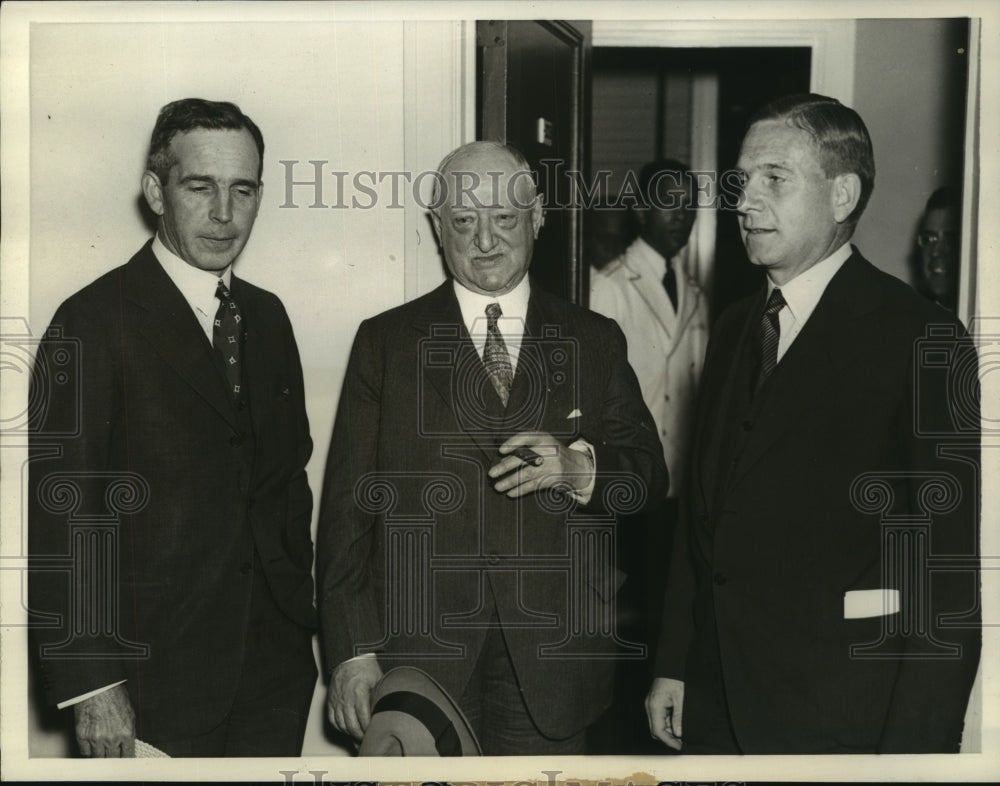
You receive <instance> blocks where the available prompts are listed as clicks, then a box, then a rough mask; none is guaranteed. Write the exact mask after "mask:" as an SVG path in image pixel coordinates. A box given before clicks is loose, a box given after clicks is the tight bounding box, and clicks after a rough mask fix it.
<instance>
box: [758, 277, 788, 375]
mask: <svg viewBox="0 0 1000 786" xmlns="http://www.w3.org/2000/svg"><path fill="white" fill-rule="evenodd" d="M785 305H786V304H785V296H784V295H782V294H781V290H780V289H777V288H775V289H773V290H772V291H771V296H770V297H769V298H768V299H767V305H766V306H764V313H763V314H762V315H761V317H760V326H759V327H758V329H757V347H758V349H759V351H760V369H759V370H758V372H757V380H756V384H755V386H754V391H757V390H760V387H761V385H763V384H764V382H765V381H766V380H767V378H768V377H769V376H771V374H772V373H774V369H775V367H776V366H777V365H778V339H779V338H781V326H780V324H779V322H778V312H779V311H781V309H783V308H784V307H785Z"/></svg>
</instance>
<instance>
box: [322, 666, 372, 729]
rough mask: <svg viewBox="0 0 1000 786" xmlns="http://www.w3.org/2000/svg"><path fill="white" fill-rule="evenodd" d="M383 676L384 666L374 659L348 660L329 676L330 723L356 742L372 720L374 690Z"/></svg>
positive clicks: (327, 704)
mask: <svg viewBox="0 0 1000 786" xmlns="http://www.w3.org/2000/svg"><path fill="white" fill-rule="evenodd" d="M380 679H382V668H381V667H380V666H379V665H378V661H377V660H376V659H375V658H354V659H353V660H345V661H344V662H343V663H341V664H340V665H339V666H337V668H335V669H334V670H333V676H332V677H331V678H330V688H329V690H328V691H327V694H326V712H327V715H328V716H329V718H330V723H332V724H333V725H334V726H336V727H337V728H338V729H339V730H340V731H342V732H345V733H346V734H350V735H351V736H352V737H353V738H354V739H355V741H357V742H361V738H362V737H363V736H364V734H365V729H367V728H368V722H369V721H370V720H371V719H372V708H371V693H372V688H374V687H375V684H376V683H377V682H378V681H379V680H380Z"/></svg>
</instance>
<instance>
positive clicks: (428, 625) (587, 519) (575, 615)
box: [317, 142, 667, 755]
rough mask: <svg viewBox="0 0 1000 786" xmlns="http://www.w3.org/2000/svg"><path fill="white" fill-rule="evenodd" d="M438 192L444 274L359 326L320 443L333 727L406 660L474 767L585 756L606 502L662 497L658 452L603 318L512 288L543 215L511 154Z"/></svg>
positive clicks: (609, 652)
mask: <svg viewBox="0 0 1000 786" xmlns="http://www.w3.org/2000/svg"><path fill="white" fill-rule="evenodd" d="M437 184H438V188H437V190H436V199H435V205H436V207H435V210H434V211H433V213H432V216H431V219H432V222H433V225H434V228H435V231H436V232H437V235H438V238H439V240H440V244H441V248H442V250H443V253H444V258H445V262H446V264H447V267H448V270H449V272H450V273H451V280H449V281H446V282H445V283H444V284H442V285H441V286H440V287H438V288H437V289H436V290H434V291H433V292H431V293H429V294H427V295H425V296H423V297H421V298H418V299H416V300H414V301H413V302H411V303H407V304H405V305H403V306H400V307H398V308H395V309H392V310H390V311H387V312H385V313H383V314H380V315H378V316H376V317H373V318H372V319H369V320H366V321H365V322H363V323H362V324H361V326H360V328H359V329H358V333H357V337H356V338H355V341H354V348H353V350H352V352H351V357H350V361H349V365H348V369H347V374H346V377H345V380H344V388H343V391H342V393H341V398H340V404H339V409H338V412H337V419H336V425H335V427H334V433H333V440H332V443H331V446H330V454H329V456H330V457H329V460H328V463H327V469H326V480H325V485H324V490H323V498H322V508H321V511H320V522H319V533H318V538H317V549H318V560H317V564H318V583H319V605H320V618H321V628H322V632H323V643H324V647H325V652H324V658H325V664H326V669H327V673H328V675H330V688H329V698H328V710H329V715H330V719H331V721H332V722H333V724H334V725H335V726H336V727H337V728H339V729H341V730H342V731H345V732H347V733H349V734H350V735H352V736H353V737H354V738H355V739H360V738H361V737H362V736H363V734H364V731H365V728H366V727H367V725H368V722H369V719H370V717H371V706H370V699H369V696H370V694H371V690H372V688H373V686H374V685H375V684H376V682H377V681H378V679H379V678H380V676H381V675H382V673H383V670H385V669H388V668H390V667H391V666H393V665H396V664H406V665H411V666H418V667H419V668H421V669H423V670H424V671H426V672H427V673H428V674H430V675H431V676H432V677H433V678H434V679H435V680H437V682H438V683H440V685H441V686H442V687H443V688H444V689H445V690H446V691H447V692H448V693H449V694H451V695H452V697H453V698H454V699H455V700H456V701H457V702H458V704H459V706H460V707H461V708H462V710H463V711H464V712H465V714H466V716H467V718H468V720H469V722H470V723H471V725H472V727H473V729H474V730H475V732H476V733H477V735H478V737H479V739H480V743H481V745H482V748H483V752H484V753H485V754H487V755H506V754H510V755H531V754H579V753H583V752H584V751H585V749H584V743H585V731H586V728H587V726H588V725H589V724H590V723H592V722H593V721H594V720H595V719H596V718H597V716H598V715H599V714H600V713H601V712H602V711H603V710H604V709H605V708H606V707H607V706H608V704H609V703H610V699H611V690H612V676H613V668H612V660H611V658H612V657H613V656H614V652H615V643H616V642H615V631H614V618H613V611H612V610H613V608H614V595H615V591H616V590H617V587H618V585H619V583H620V581H619V580H618V579H617V576H616V573H615V567H614V562H613V559H614V555H613V549H609V548H608V547H607V546H608V542H609V541H608V537H607V536H608V533H610V537H611V541H612V542H613V536H614V533H613V521H614V519H613V515H614V512H615V507H616V506H628V507H630V508H634V509H638V508H641V507H642V506H643V504H644V503H645V502H646V501H650V500H651V501H655V500H658V499H661V498H662V496H663V493H664V491H665V486H666V483H667V477H666V467H665V466H664V463H663V454H662V450H661V449H660V444H659V441H658V439H657V437H656V430H655V426H654V424H653V421H652V418H651V416H650V414H649V411H648V410H647V409H646V407H645V405H644V404H643V401H642V395H641V393H640V391H639V386H638V383H637V381H636V378H635V375H634V374H633V373H632V370H631V368H630V367H629V365H628V362H627V360H626V353H625V340H624V338H623V336H622V334H621V332H620V331H619V330H618V328H617V327H616V326H615V324H614V323H613V322H611V321H610V320H608V319H605V318H604V317H601V316H598V315H596V314H593V313H591V312H589V311H587V310H585V309H582V308H579V307H576V306H574V305H572V304H570V303H568V302H565V301H563V300H561V299H559V298H556V297H553V296H552V295H549V294H547V293H546V292H544V291H543V290H541V289H540V288H539V287H537V286H536V285H534V284H532V283H531V281H530V279H529V278H528V275H527V273H528V267H529V265H530V263H531V258H532V251H533V248H534V241H535V238H536V237H537V235H538V232H539V230H540V228H541V226H542V206H541V203H540V199H539V197H538V196H537V195H536V193H535V186H534V183H533V181H532V178H531V173H530V171H529V168H528V165H527V163H526V162H525V161H524V159H523V157H522V156H521V155H520V154H519V153H516V152H515V151H513V150H512V149H511V148H508V147H505V146H503V145H500V144H497V143H494V142H473V143H470V144H467V145H464V146H462V147H460V148H458V149H457V150H455V151H454V152H453V153H451V154H450V155H448V156H447V157H446V158H445V159H444V161H443V162H442V164H441V166H440V168H439V177H438V178H437ZM599 532H600V533H603V534H602V535H599V534H598V533H599Z"/></svg>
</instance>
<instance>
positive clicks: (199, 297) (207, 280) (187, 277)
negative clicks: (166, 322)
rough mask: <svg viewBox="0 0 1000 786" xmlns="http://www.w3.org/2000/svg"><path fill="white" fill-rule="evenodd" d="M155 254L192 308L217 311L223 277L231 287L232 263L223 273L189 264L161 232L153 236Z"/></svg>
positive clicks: (225, 282) (212, 312) (211, 312)
mask: <svg viewBox="0 0 1000 786" xmlns="http://www.w3.org/2000/svg"><path fill="white" fill-rule="evenodd" d="M153 255H154V256H155V257H156V259H157V260H158V261H159V263H160V266H161V267H162V268H163V269H164V271H166V274H167V275H168V276H169V277H170V280H171V281H173V282H174V285H175V286H176V287H177V288H178V289H179V290H180V291H181V294H182V295H184V299H185V300H186V301H187V302H188V303H189V304H190V305H191V308H198V307H200V308H201V309H202V310H204V311H206V312H207V313H209V314H214V313H215V312H216V309H218V306H219V301H218V300H216V298H215V290H216V288H217V287H218V281H219V279H220V278H221V279H222V283H223V284H225V285H226V288H227V289H228V288H229V286H230V284H231V282H232V276H233V266H232V265H230V266H229V267H227V268H226V269H225V270H224V271H222V273H221V274H219V273H216V272H214V271H212V270H202V269H201V268H197V267H195V266H194V265H189V264H188V263H187V262H185V261H184V260H183V259H181V258H180V257H179V256H177V255H176V254H175V253H174V252H173V251H171V250H170V249H169V248H167V247H166V246H165V245H164V244H163V241H162V240H160V236H159V234H157V235H156V236H155V237H154V238H153Z"/></svg>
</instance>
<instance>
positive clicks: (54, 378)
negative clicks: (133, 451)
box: [28, 302, 125, 704]
mask: <svg viewBox="0 0 1000 786" xmlns="http://www.w3.org/2000/svg"><path fill="white" fill-rule="evenodd" d="M97 311H98V309H91V308H87V307H86V304H81V303H79V302H76V303H73V302H70V303H67V304H64V305H63V306H62V307H61V308H60V309H59V311H58V312H57V313H56V315H55V317H54V318H53V322H52V325H51V327H50V328H49V330H48V331H47V332H46V337H45V338H44V339H43V340H42V342H41V343H40V346H39V349H38V353H37V355H36V358H35V369H34V373H33V375H32V380H31V393H30V400H31V401H32V402H34V403H35V404H36V405H37V409H36V411H35V412H34V413H33V420H32V433H31V438H30V449H29V455H30V463H29V467H28V517H29V518H28V553H29V574H28V606H29V610H30V612H31V614H32V617H31V625H32V630H31V633H32V637H31V640H32V644H33V650H34V652H33V654H34V655H35V656H36V657H38V660H39V663H40V666H41V677H42V683H43V686H44V688H45V693H46V697H47V700H48V701H49V702H50V703H51V704H58V703H60V702H64V701H67V700H69V699H72V698H75V697H78V696H81V695H83V694H86V693H89V692H91V691H94V690H97V689H99V688H102V687H104V686H108V685H111V684H113V683H117V682H121V681H123V680H124V679H125V672H124V668H123V666H122V662H121V661H120V660H117V659H115V658H114V657H108V653H114V652H116V651H119V650H120V648H119V644H118V640H117V637H116V636H115V632H114V631H113V630H112V631H109V630H107V629H106V626H105V625H97V624H96V623H97V619H96V618H95V616H94V615H95V614H97V613H98V612H97V609H96V608H95V607H94V605H93V604H89V603H87V602H86V597H87V596H86V594H85V593H83V590H84V589H85V588H86V587H88V586H92V584H93V582H96V581H97V580H98V578H99V577H94V576H91V575H89V572H88V569H89V568H90V565H89V560H87V559H81V558H80V557H81V556H82V555H81V554H75V551H76V550H78V549H79V544H78V543H74V541H73V539H72V538H71V528H70V527H71V525H70V521H71V518H72V517H83V516H87V515H91V516H93V515H98V516H100V515H103V514H105V513H106V506H105V490H106V489H105V486H106V484H107V476H106V475H102V474H100V473H103V472H106V471H108V470H110V469H117V468H113V467H109V466H108V460H109V457H108V454H109V444H110V441H111V434H112V430H113V429H114V428H116V427H119V426H120V422H119V421H120V418H119V415H120V412H121V406H122V394H123V391H122V389H121V375H120V373H119V369H118V368H117V364H116V362H115V353H114V350H115V347H116V342H115V340H114V330H113V329H110V328H109V326H108V325H106V324H103V323H102V319H103V315H101V314H98V313H96V312H97ZM107 311H108V312H109V313H110V312H113V311H114V309H107ZM59 331H61V335H60V332H59ZM66 353H69V354H68V355H67V354H66ZM67 357H69V358H70V359H69V361H68V362H67ZM74 362H75V363H76V364H77V366H76V369H74V367H73V364H74ZM63 374H67V376H63ZM77 382H78V383H79V385H77V384H75V383H77ZM74 554H75V556H76V559H75V560H74V559H72V557H73V556H74ZM71 565H72V566H73V568H74V569H73V570H71V567H70V566H71ZM74 595H76V596H77V601H78V602H77V603H75V604H74V603H73V597H74ZM93 628H98V630H96V631H95V630H93ZM74 630H76V631H77V632H78V635H75V636H74V635H73V634H74ZM88 630H89V631H90V635H82V634H83V633H85V632H87V631H88Z"/></svg>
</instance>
